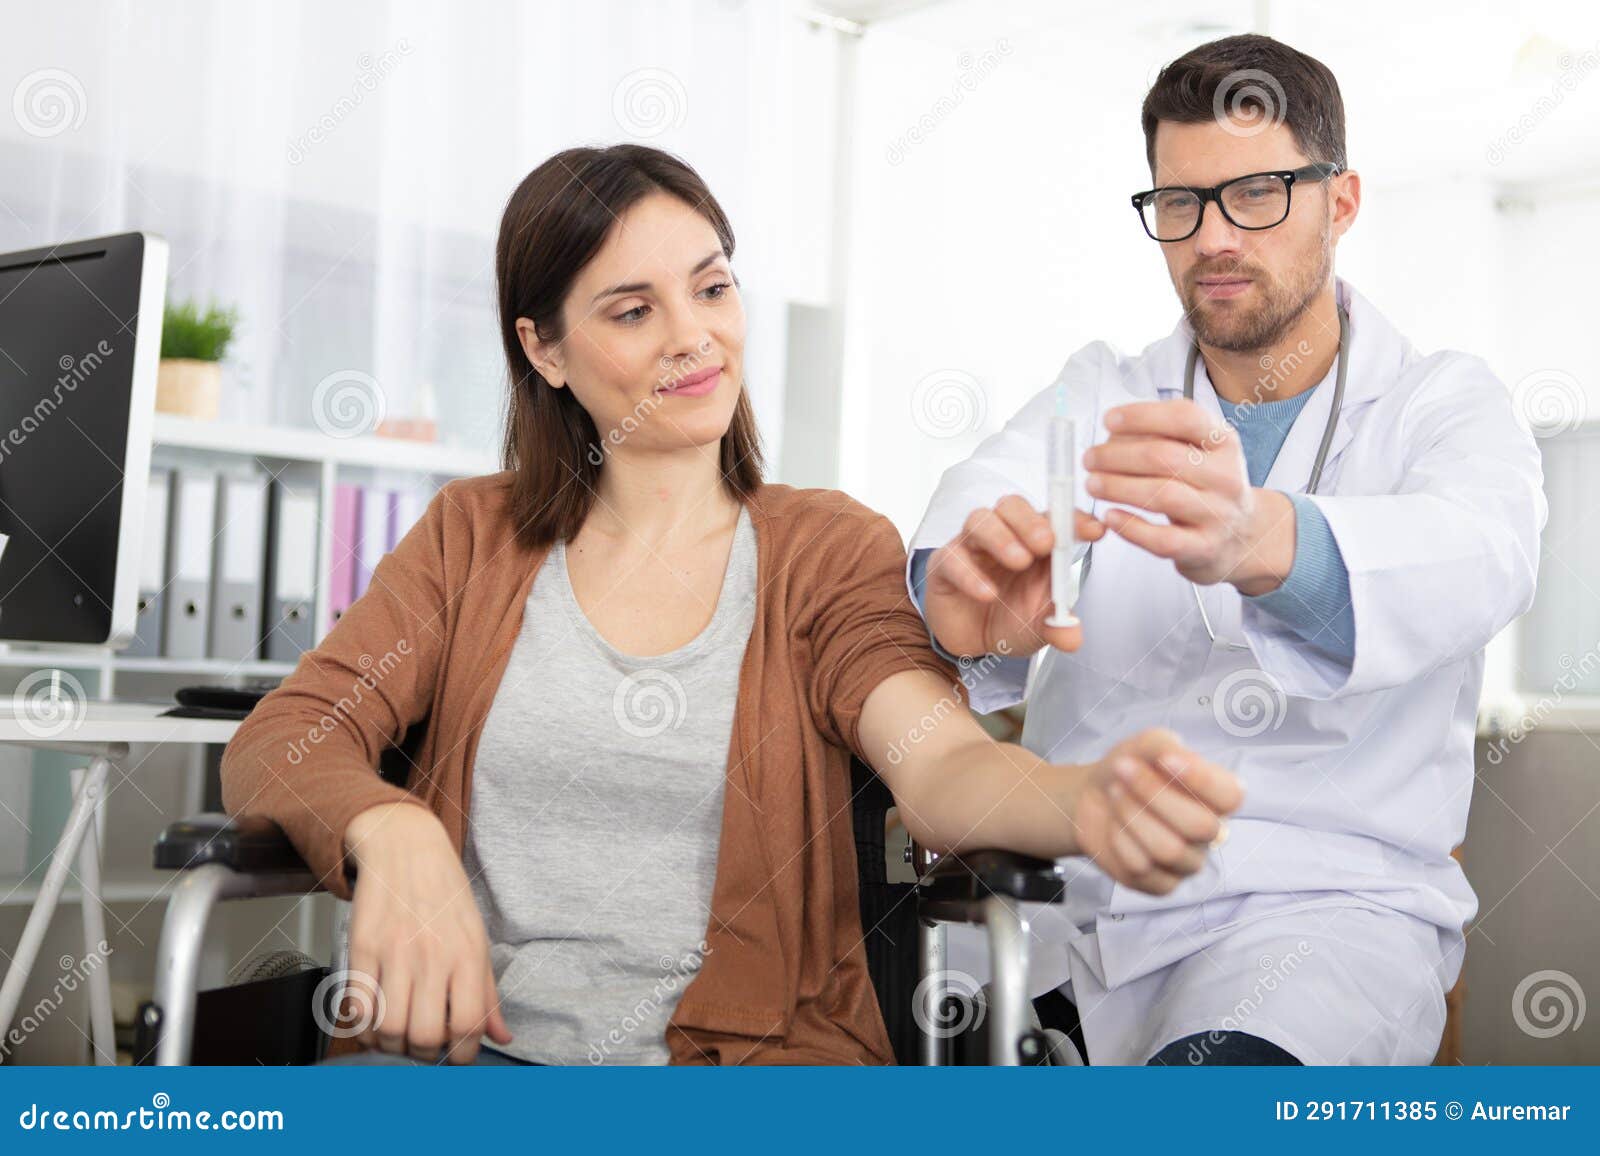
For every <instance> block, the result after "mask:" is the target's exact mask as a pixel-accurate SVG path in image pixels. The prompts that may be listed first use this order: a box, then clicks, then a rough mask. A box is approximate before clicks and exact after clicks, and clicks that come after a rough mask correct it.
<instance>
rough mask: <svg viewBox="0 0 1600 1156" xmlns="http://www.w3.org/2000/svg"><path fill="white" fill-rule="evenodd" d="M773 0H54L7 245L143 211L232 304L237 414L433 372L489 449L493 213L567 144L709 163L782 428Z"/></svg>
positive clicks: (757, 357) (468, 437)
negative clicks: (321, 391) (337, 383)
mask: <svg viewBox="0 0 1600 1156" xmlns="http://www.w3.org/2000/svg"><path fill="white" fill-rule="evenodd" d="M802 31H803V27H802V25H801V24H800V22H799V21H798V20H797V19H795V17H794V14H793V11H792V9H790V8H789V7H788V6H786V5H783V4H757V3H732V2H728V0H636V2H620V0H619V2H613V3H593V2H587V0H586V2H585V3H582V4H576V3H515V2H512V0H469V2H452V3H448V4H445V3H408V2H404V0H364V2H358V3H340V4H326V3H313V2H309V0H288V2H276V3H271V4H266V3H260V4H246V3H211V2H206V0H158V2H149V0H141V2H139V3H133V2H131V0H124V2H122V3H106V2H104V0H94V2H89V0H55V2H52V3H50V4H47V5H36V6H20V5H19V6H14V7H12V8H11V9H10V10H8V12H7V15H6V34H5V36H4V37H3V38H0V80H3V82H4V85H5V89H6V92H5V95H9V96H10V97H11V104H10V110H9V111H10V115H4V114H0V251H12V250H16V249H22V248H32V247H37V246H45V245H50V244H54V243H57V242H61V241H66V240H72V239H77V238H84V237H92V236H97V235H101V234H105V233H113V232H120V231H125V230H131V229H144V230H149V231H152V232H156V233H160V234H162V235H164V236H165V237H166V238H167V239H168V240H169V242H171V245H172V277H171V282H170V289H169V300H172V299H178V300H184V299H198V300H200V301H201V302H205V301H209V300H213V299H214V300H216V301H218V302H220V303H222V304H225V305H231V306H233V307H236V308H237V309H238V311H239V314H240V319H241V324H240V327H239V331H238V335H237V338H236V340H235V344H234V346H233V349H232V351H231V352H230V355H229V357H228V360H227V363H226V381H227V386H226V389H225V395H224V400H223V413H222V418H223V419H224V420H234V421H250V422H270V423H276V424H286V425H293V426H308V427H309V426H312V425H314V424H316V421H315V417H316V415H315V414H313V412H312V408H313V397H314V394H315V391H316V386H317V383H318V382H319V381H323V380H325V379H327V378H329V377H330V375H345V377H346V378H347V379H349V380H355V381H362V382H370V383H375V384H374V385H373V387H372V388H373V390H374V398H373V401H374V404H375V405H381V406H382V408H383V410H384V412H385V413H386V414H387V415H389V416H404V415H408V414H412V413H415V412H416V410H417V408H418V406H419V398H420V396H421V394H422V387H423V386H424V385H427V386H430V387H431V388H432V392H433V393H434V395H435V397H436V399H437V406H436V415H437V418H438V421H439V424H440V437H441V440H445V441H448V442H452V443H457V444H463V445H471V446H490V445H493V444H494V443H495V441H496V438H497V431H498V428H499V421H500V416H501V413H502V405H503V401H502V392H503V389H504V377H505V374H504V366H503V355H502V353H501V346H500V340H499V335H498V329H497V324H496V318H495V312H494V292H493V251H494V235H495V231H496V228H497V226H498V223H499V215H500V212H501V210H502V208H503V206H504V204H505V200H506V198H507V196H508V195H509V194H510V192H511V190H512V189H513V188H514V187H515V185H516V184H517V182H518V181H519V180H520V179H521V178H522V177H523V176H524V175H525V174H526V173H527V172H528V171H529V170H530V169H531V168H533V167H534V166H535V165H537V164H538V163H539V162H540V161H541V160H543V159H544V158H545V157H547V156H549V155H550V154H551V153H553V152H556V151H557V150H559V149H561V148H565V147H568V146H571V145H575V144H608V143H614V142H617V141H626V140H634V141H640V142H643V143H648V144H653V145H657V146H660V147H663V148H667V149H670V150H672V151H674V152H676V153H678V154H680V155H682V156H683V157H685V158H686V159H687V160H688V161H689V162H690V163H691V164H693V165H694V166H695V167H696V168H697V169H698V170H699V171H700V173H701V175H702V176H704V177H705V179H706V180H707V182H708V183H709V184H710V186H711V188H712V191H713V192H714V193H715V194H716V195H717V197H718V199H719V200H720V201H721V202H722V204H723V207H724V208H725V209H726V210H727V211H728V213H729V215H730V216H731V217H732V219H733V222H734V227H735V230H736V232H737V234H738V237H739V251H738V253H737V255H736V260H735V267H736V268H737V269H738V271H739V273H740V277H741V279H742V280H743V282H744V283H745V285H746V286H747V287H748V293H747V303H748V305H749V310H750V317H751V334H750V342H749V347H748V349H747V354H746V362H747V367H748V371H749V381H750V383H751V388H752V393H753V394H754V399H755V403H756V409H757V414H758V417H759V418H760V421H761V424H762V428H763V432H764V433H765V435H766V437H767V439H768V441H769V444H771V445H773V446H774V447H776V446H777V444H778V441H779V439H780V438H781V430H780V429H779V425H778V423H779V422H780V420H781V417H782V412H783V407H782V389H783V382H782V371H783V366H784V364H785V361H784V349H783V345H784V340H785V329H786V327H785V316H786V309H785V307H784V302H785V298H786V296H787V294H788V291H789V286H788V284H787V282H786V280H785V275H784V269H783V268H782V266H783V263H784V262H783V254H784V244H785V239H786V236H787V233H788V229H787V225H786V222H785V219H784V215H785V214H786V213H787V212H788V211H789V200H788V197H787V189H788V188H789V184H790V180H789V177H790V169H791V168H792V161H791V152H790V150H789V149H788V148H787V145H786V142H787V140H788V139H789V138H790V135H791V131H792V128H791V125H790V123H789V122H788V120H787V119H786V118H787V117H788V116H789V114H790V112H791V105H792V102H791V100H790V97H789V92H788V89H787V87H786V86H787V85H788V84H789V83H790V82H789V80H788V79H787V78H786V77H785V75H784V69H783V67H782V65H783V62H784V61H785V60H787V59H788V55H789V54H788V52H787V51H786V48H785V44H786V41H787V39H788V38H791V37H793V36H796V35H798V34H800V33H801V32H802Z"/></svg>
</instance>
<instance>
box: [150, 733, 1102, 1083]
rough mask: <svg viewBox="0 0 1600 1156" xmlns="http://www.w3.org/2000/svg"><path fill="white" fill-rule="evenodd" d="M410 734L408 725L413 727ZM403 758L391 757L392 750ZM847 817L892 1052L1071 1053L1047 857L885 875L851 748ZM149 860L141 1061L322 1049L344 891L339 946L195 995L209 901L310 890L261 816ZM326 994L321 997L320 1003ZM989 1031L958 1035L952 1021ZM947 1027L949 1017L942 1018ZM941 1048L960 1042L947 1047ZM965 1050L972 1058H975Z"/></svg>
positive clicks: (875, 798) (293, 1057)
mask: <svg viewBox="0 0 1600 1156" xmlns="http://www.w3.org/2000/svg"><path fill="white" fill-rule="evenodd" d="M408 738H409V736H408ZM406 745H407V744H402V746H401V748H395V749H394V750H391V751H390V752H388V754H387V755H386V756H385V760H384V762H383V764H382V765H381V767H380V773H381V774H383V776H384V778H386V779H388V780H390V781H394V782H403V780H404V777H405V776H404V769H405V766H404V758H403V748H404V747H405V746H406ZM395 754H400V755H401V758H400V759H394V760H391V759H390V757H389V756H391V755H395ZM851 787H852V808H851V822H852V826H853V830H854V834H855V842H856V858H857V862H858V865H859V880H858V890H859V897H860V906H861V927H862V933H863V936H864V938H865V949H866V955H867V967H868V972H869V974H870V976H871V979H872V984H873V988H874V991H875V992H876V994H877V997H878V1004H879V1008H880V1009H881V1011H882V1013H883V1019H884V1023H885V1026H886V1027H887V1028H888V1032H889V1039H890V1042H891V1044H892V1045H893V1047H894V1052H895V1057H896V1059H897V1061H898V1062H899V1063H901V1064H921V1065H944V1064H949V1063H950V1062H952V1051H958V1052H959V1053H960V1055H959V1062H969V1063H971V1062H988V1063H990V1064H996V1065H1011V1066H1015V1065H1036V1064H1048V1063H1058V1064H1076V1063H1081V1062H1082V1060H1081V1059H1080V1058H1078V1056H1079V1050H1080V1049H1081V1046H1082V1045H1081V1035H1079V1036H1077V1037H1076V1038H1077V1040H1078V1041H1079V1042H1078V1045H1077V1048H1074V1046H1073V1044H1072V1043H1071V1042H1069V1037H1068V1033H1067V1032H1064V1031H1061V1030H1059V1029H1058V1028H1055V1027H1052V1028H1050V1029H1046V1028H1044V1027H1042V1026H1041V1025H1040V1021H1039V1017H1038V1015H1037V1013H1036V1011H1035V1008H1034V1004H1033V1003H1032V1001H1030V1000H1029V998H1028V929H1027V926H1026V923H1025V922H1024V920H1023V918H1022V914H1021V904H1023V903H1025V902H1030V903H1060V902H1062V900H1063V897H1064V891H1065V888H1064V882H1063V879H1062V876H1061V875H1060V873H1059V871H1058V869H1057V866H1056V864H1055V863H1053V862H1051V861H1048V860H1042V859H1034V858H1031V857H1029V856H1025V855H1017V854H1013V853H1010V852H1003V851H976V852H964V853H962V854H960V855H946V856H942V857H936V856H933V855H931V854H929V853H927V852H924V851H922V849H920V848H917V847H916V846H915V845H909V846H908V847H907V849H906V852H905V854H906V856H907V858H908V859H909V860H910V861H911V862H912V866H913V868H914V875H915V878H916V881H915V882H914V883H906V882H895V881H891V880H890V878H889V874H888V870H887V858H886V839H887V835H886V818H887V814H888V811H889V808H890V807H891V806H893V796H892V795H891V794H890V792H889V790H888V788H887V787H886V786H885V785H884V784H883V782H882V781H881V780H880V779H879V778H878V777H877V775H876V774H874V773H873V771H872V770H871V768H869V767H867V766H866V765H865V764H864V763H862V762H860V761H859V760H853V761H852V765H851ZM154 855H155V866H156V867H157V868H158V869H163V870H172V871H176V872H178V873H179V878H178V880H177V882H176V884H175V886H174V887H173V889H172V893H171V897H170V899H169V901H168V904H167V909H166V915H165V918H164V921H163V924H162V930H161V940H160V944H159V947H158V955H157V964H156V979H155V990H154V993H153V998H152V999H151V1000H150V1001H148V1002H146V1003H145V1004H144V1005H142V1006H141V1007H140V1009H139V1015H138V1021H137V1030H136V1038H135V1048H134V1057H135V1062H136V1063H139V1064H151V1065H188V1064H256V1063H262V1064H310V1063H315V1062H317V1061H318V1060H319V1059H321V1058H323V1056H324V1054H325V1052H326V1048H327V1043H328V1038H329V1037H328V1035H327V1033H326V1032H325V1031H324V1029H323V1026H322V1025H331V1024H333V1023H336V1022H337V1019H338V1017H337V1015H336V1014H335V1009H336V1006H337V1001H338V999H339V995H340V993H339V992H337V991H334V990H332V987H333V984H332V983H331V982H330V981H329V980H328V977H329V976H334V975H338V974H342V973H343V972H344V970H345V969H346V967H347V958H346V956H347V952H348V936H347V932H348V926H349V914H350V905H349V904H348V903H346V902H342V901H341V902H340V904H339V905H338V912H337V916H336V925H335V933H334V944H335V946H334V958H333V959H332V960H331V961H330V963H329V964H328V966H325V967H318V966H314V965H312V966H306V964H307V963H310V962H311V961H307V960H306V959H305V957H301V956H298V953H287V954H292V955H295V956H296V963H297V965H298V966H296V967H294V968H293V969H292V970H289V971H288V973H287V974H277V975H270V976H268V977H267V978H260V979H251V980H248V981H246V982H243V983H236V984H232V985H229V986H226V987H222V988H215V989H211V990H208V991H203V992H202V991H199V990H198V986H199V975H200V960H201V954H202V950H203V947H204V942H205V934H206V925H207V922H208V919H209V917H210V914H211V912H212V910H213V908H214V907H215V906H216V905H217V904H218V903H220V902H223V901H227V900H236V899H250V898H265V897H270V896H293V895H306V894H310V893H313V892H315V891H318V890H321V888H320V885H319V884H318V883H317V881H316V879H315V878H314V877H313V875H312V873H311V871H310V869H309V868H308V867H307V866H306V864H305V862H304V861H303V860H302V859H301V858H300V856H299V855H298V853H297V852H296V851H295V849H294V847H293V846H292V844H291V843H290V842H289V840H288V838H287V836H285V835H284V833H283V831H282V830H281V829H280V828H279V827H278V826H277V824H275V823H273V822H272V821H271V820H269V819H266V818H263V817H261V816H244V817H230V816H227V815H221V814H202V815H196V816H194V817H192V818H188V819H184V820H181V821H179V822H176V823H173V824H171V825H170V826H168V827H167V828H166V829H165V830H164V831H163V832H162V833H161V835H160V836H159V838H158V839H157V841H156V844H155V849H154ZM952 923H969V924H978V925H981V926H983V927H985V928H986V929H987V935H988V941H989V951H990V962H991V967H992V972H991V974H992V975H993V981H992V983H991V984H989V985H987V986H986V987H985V988H984V989H982V990H981V991H978V990H961V989H962V988H963V987H970V986H971V985H969V984H964V983H959V984H952V983H951V976H950V973H949V972H948V971H947V970H946V963H945V934H946V928H947V927H948V925H949V924H952ZM324 1004H326V1006H323V1005H324ZM984 1021H986V1025H985V1027H986V1030H984V1031H982V1032H981V1033H979V1032H977V1031H976V1030H972V1031H967V1032H966V1033H965V1034H963V1032H962V1030H961V1025H967V1026H970V1027H973V1028H974V1029H975V1028H976V1026H977V1025H979V1024H984ZM952 1025H957V1026H954V1027H953V1026H952ZM952 1044H955V1045H956V1048H954V1049H953V1048H952ZM974 1057H976V1058H974Z"/></svg>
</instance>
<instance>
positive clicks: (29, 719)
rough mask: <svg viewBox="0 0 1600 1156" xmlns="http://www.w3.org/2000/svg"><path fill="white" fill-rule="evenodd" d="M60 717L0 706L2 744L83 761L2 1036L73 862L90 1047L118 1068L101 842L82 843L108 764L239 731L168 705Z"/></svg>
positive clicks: (97, 808) (32, 706) (64, 710)
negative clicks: (172, 714) (148, 749)
mask: <svg viewBox="0 0 1600 1156" xmlns="http://www.w3.org/2000/svg"><path fill="white" fill-rule="evenodd" d="M53 705H58V706H59V708H60V709H59V710H58V711H54V712H52V711H50V710H45V711H41V710H40V709H39V706H40V704H39V700H38V699H31V700H21V701H19V700H18V699H17V698H16V697H15V696H13V697H12V698H11V699H10V700H9V701H8V702H6V703H5V704H4V705H0V743H11V744H14V745H17V746H26V747H32V748H34V749H36V750H47V751H65V752H67V753H70V754H80V755H83V756H85V757H86V759H87V764H86V765H85V766H84V767H82V768H80V769H77V770H74V771H73V772H72V809H71V810H70V811H69V812H68V814H67V821H66V824H65V825H64V826H63V827H62V829H61V837H60V838H59V839H58V840H57V841H56V846H55V850H54V851H53V852H52V853H51V858H50V866H49V869H48V870H47V871H46V872H45V877H44V882H43V883H42V884H41V885H40V887H39V894H38V897H37V898H36V899H35V900H34V902H33V908H32V910H31V911H30V912H29V913H28V922H27V926H26V927H24V928H23V931H22V939H21V940H20V941H19V942H18V944H17V950H16V954H14V955H13V956H12V957H11V966H10V967H9V968H7V969H6V978H5V982H4V984H3V985H0V1037H3V1036H4V1035H5V1034H6V1033H7V1032H8V1031H9V1030H10V1027H11V1020H12V1017H13V1016H15V1015H16V1011H17V1005H18V1004H19V1003H20V1002H21V1000H22V989H23V986H24V985H25V984H26V983H27V982H28V973H29V972H30V971H32V970H33V964H34V961H35V959H36V958H37V957H38V954H39V946H40V944H41V943H43V942H44V935H45V932H46V931H47V930H48V929H49V927H50V920H51V917H52V916H53V915H54V914H55V909H56V905H57V903H58V902H59V900H60V898H61V890H62V887H63V886H64V885H65V884H66V881H67V876H68V875H69V874H70V873H71V871H72V860H73V859H74V858H76V859H77V860H78V877H77V878H78V885H79V887H80V888H81V889H82V907H83V938H84V955H83V959H82V960H80V963H83V962H86V961H90V960H95V961H98V962H97V964H96V966H94V967H93V968H92V970H88V971H87V974H86V976H85V979H86V982H87V987H88V992H89V1021H90V1029H91V1041H92V1043H93V1045H94V1053H95V1062H96V1063H97V1064H103V1065H109V1064H115V1063H116V1058H117V1050H116V1039H115V1035H114V1031H113V1028H112V1021H111V971H110V968H109V966H108V965H107V964H106V961H105V960H103V959H101V958H100V954H99V944H100V942H101V940H103V939H105V934H106V931H105V910H104V908H103V907H102V905H101V893H100V842H99V839H98V838H97V837H90V838H85V837H84V836H85V834H86V833H87V832H88V831H89V830H90V824H91V823H97V817H98V815H99V813H100V812H101V810H102V808H103V804H104V801H105V793H106V779H107V777H108V776H109V774H110V771H111V767H112V764H114V763H115V764H120V763H121V761H122V760H124V759H126V758H127V757H128V748H129V746H130V745H133V744H154V745H159V744H162V743H202V744H204V743H226V742H227V741H228V740H229V739H231V738H232V737H233V733H234V731H236V730H238V729H239V723H238V721H237V720H233V719H195V718H163V717H162V714H161V712H162V711H165V710H169V709H170V704H158V703H139V702H84V701H82V700H74V699H71V698H66V699H62V700H61V701H60V703H59V704H53Z"/></svg>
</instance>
